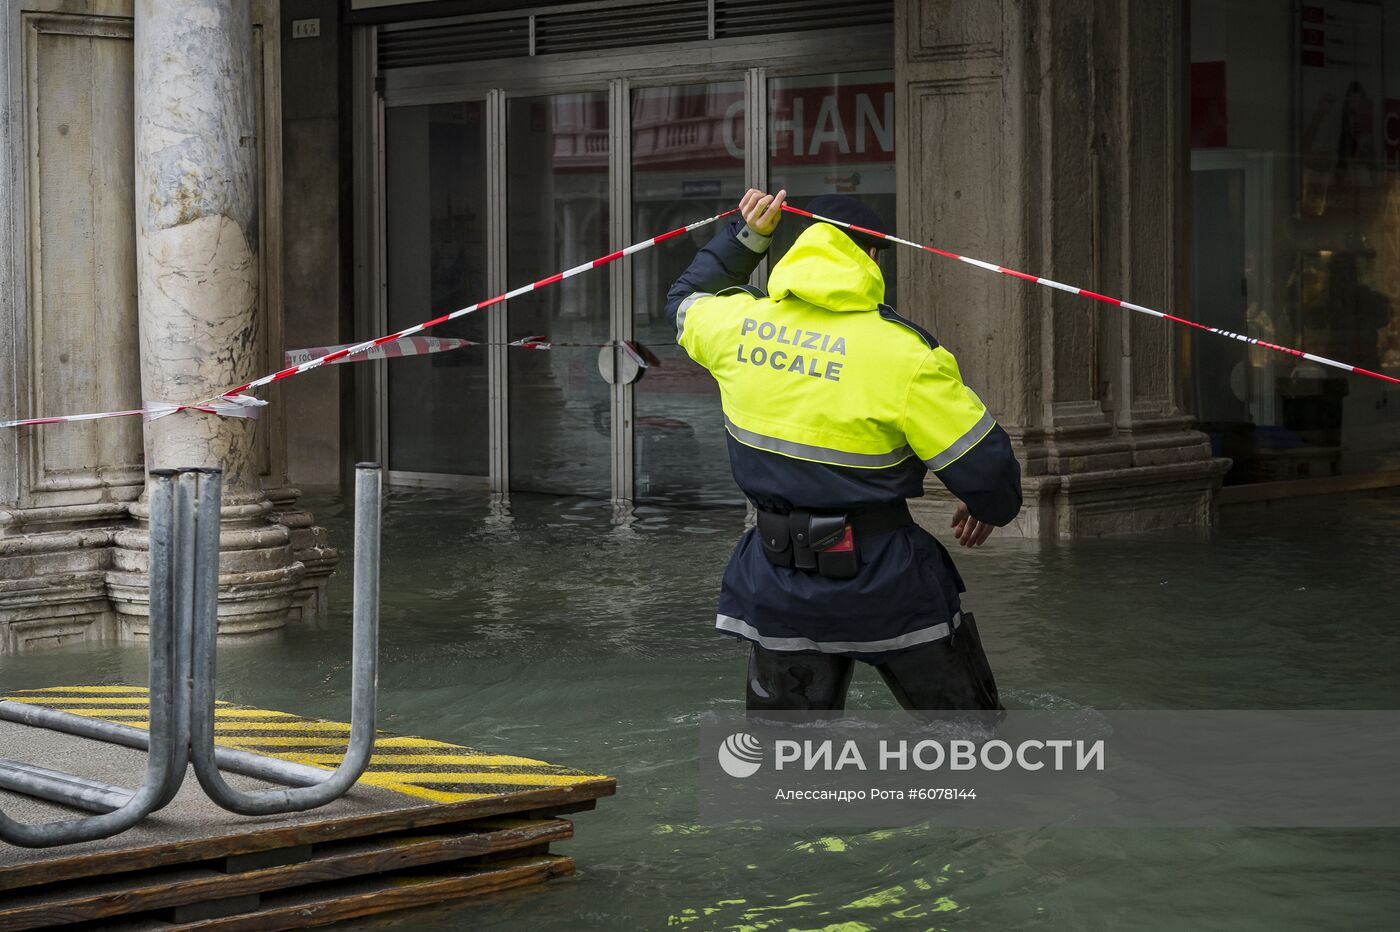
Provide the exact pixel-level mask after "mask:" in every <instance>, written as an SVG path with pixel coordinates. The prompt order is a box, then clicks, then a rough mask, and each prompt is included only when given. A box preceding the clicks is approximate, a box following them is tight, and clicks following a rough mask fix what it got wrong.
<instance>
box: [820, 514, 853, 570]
mask: <svg viewBox="0 0 1400 932" xmlns="http://www.w3.org/2000/svg"><path fill="white" fill-rule="evenodd" d="M810 527H811V532H810V534H809V535H808V536H809V539H810V541H811V543H810V544H809V546H810V547H811V548H812V549H813V550H814V551H816V554H817V572H819V573H821V575H823V576H825V577H827V578H828V579H854V578H855V576H856V569H857V560H856V540H855V532H854V530H853V529H852V528H851V525H850V523H849V521H848V520H847V517H846V516H845V515H812V520H811V524H810Z"/></svg>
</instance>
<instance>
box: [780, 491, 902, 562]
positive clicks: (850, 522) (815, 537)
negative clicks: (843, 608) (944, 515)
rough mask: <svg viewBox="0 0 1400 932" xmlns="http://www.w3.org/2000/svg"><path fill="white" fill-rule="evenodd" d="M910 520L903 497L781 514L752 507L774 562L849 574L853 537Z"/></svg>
mask: <svg viewBox="0 0 1400 932" xmlns="http://www.w3.org/2000/svg"><path fill="white" fill-rule="evenodd" d="M913 523H914V519H913V517H912V516H910V514H909V505H908V504H907V503H906V502H903V501H900V502H894V503H891V504H888V505H873V506H871V507H868V508H862V509H860V510H859V511H852V512H847V513H845V514H833V513H831V512H812V511H806V510H802V509H794V510H793V511H791V512H789V513H787V514H779V513H778V512H776V511H765V510H764V509H762V508H758V535H759V538H760V539H761V540H762V541H763V552H764V554H765V555H766V556H767V557H768V562H770V563H772V564H774V565H775V566H785V567H788V568H790V569H798V570H805V571H807V572H810V573H818V574H820V575H822V576H825V577H827V578H829V579H853V578H855V575H856V571H857V569H858V568H859V560H858V555H859V551H857V550H856V541H857V540H863V539H865V538H867V537H873V536H874V535H876V534H888V533H889V532H890V531H894V530H898V529H899V528H902V527H907V526H908V525H910V524H913Z"/></svg>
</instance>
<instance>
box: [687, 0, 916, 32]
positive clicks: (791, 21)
mask: <svg viewBox="0 0 1400 932" xmlns="http://www.w3.org/2000/svg"><path fill="white" fill-rule="evenodd" d="M714 2H715V38H717V39H737V38H739V37H741V36H760V35H766V34H769V33H775V32H806V31H808V30H812V29H849V28H851V27H853V26H879V25H882V24H884V23H893V22H894V4H893V3H892V2H888V0H868V2H867V0H714Z"/></svg>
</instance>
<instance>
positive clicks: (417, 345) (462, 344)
mask: <svg viewBox="0 0 1400 932" xmlns="http://www.w3.org/2000/svg"><path fill="white" fill-rule="evenodd" d="M616 345H619V344H617V343H616V342H608V343H574V342H570V341H551V340H550V339H549V337H547V336H544V335H543V334H540V335H538V336H528V337H521V338H520V339H518V340H511V341H510V342H509V343H484V342H481V341H479V340H459V339H457V338H455V337H404V338H403V339H402V340H399V341H397V342H395V343H385V344H384V345H383V346H376V347H373V348H371V349H367V350H365V351H364V352H362V353H356V354H355V355H354V356H337V357H336V358H335V359H333V360H331V362H330V365H339V364H341V363H343V362H360V361H362V360H370V359H397V358H398V357H400V356H428V355H431V354H433V353H450V352H452V351H453V350H459V349H466V348H467V347H469V346H504V347H507V348H509V349H527V350H552V349H554V348H555V347H556V346H558V347H578V346H582V347H600V348H601V347H604V346H616ZM620 345H621V346H622V350H623V352H625V353H626V354H627V355H628V356H630V357H632V359H634V360H635V361H636V362H637V364H638V365H640V366H641V367H642V368H646V365H647V361H646V360H645V359H643V358H642V356H641V354H640V353H639V352H638V351H637V349H636V348H635V347H634V346H633V345H632V344H631V343H629V342H625V341H624V342H623V343H621V344H620ZM352 346H355V344H354V343H342V344H340V345H338V346H312V347H309V348H307V349H296V350H287V351H286V352H285V353H283V354H282V361H283V362H284V363H285V364H286V365H288V366H295V365H298V364H300V363H303V362H307V361H308V360H311V359H316V358H317V357H322V356H330V355H333V354H335V353H338V352H340V351H341V350H344V349H350V348H351V347H352Z"/></svg>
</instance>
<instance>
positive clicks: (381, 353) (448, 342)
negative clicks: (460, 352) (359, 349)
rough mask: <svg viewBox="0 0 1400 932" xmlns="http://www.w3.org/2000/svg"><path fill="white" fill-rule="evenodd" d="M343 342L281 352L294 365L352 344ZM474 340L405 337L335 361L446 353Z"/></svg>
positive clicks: (284, 359) (473, 342)
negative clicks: (336, 344)
mask: <svg viewBox="0 0 1400 932" xmlns="http://www.w3.org/2000/svg"><path fill="white" fill-rule="evenodd" d="M354 345H355V344H353V343H345V344H342V345H340V346H313V347H310V348H308V349H295V350H287V351H286V352H285V353H283V354H282V362H283V364H284V365H288V366H295V365H300V364H301V363H304V362H309V361H310V360H312V359H317V358H320V357H325V356H330V355H332V354H333V353H338V352H340V351H341V350H343V349H349V348H350V347H351V346H354ZM477 345H478V344H477V343H476V341H474V340H459V339H456V338H455V337H405V338H404V339H402V340H400V341H399V342H397V343H387V344H385V345H384V346H376V347H374V348H373V349H368V350H365V351H364V352H363V353H361V354H359V355H358V356H356V357H354V358H350V357H348V356H341V357H338V358H337V359H335V362H338V363H339V362H358V361H359V360H361V359H396V358H398V357H400V356H426V355H428V354H430V353H446V352H448V351H450V350H457V349H463V348H465V347H468V346H477Z"/></svg>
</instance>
